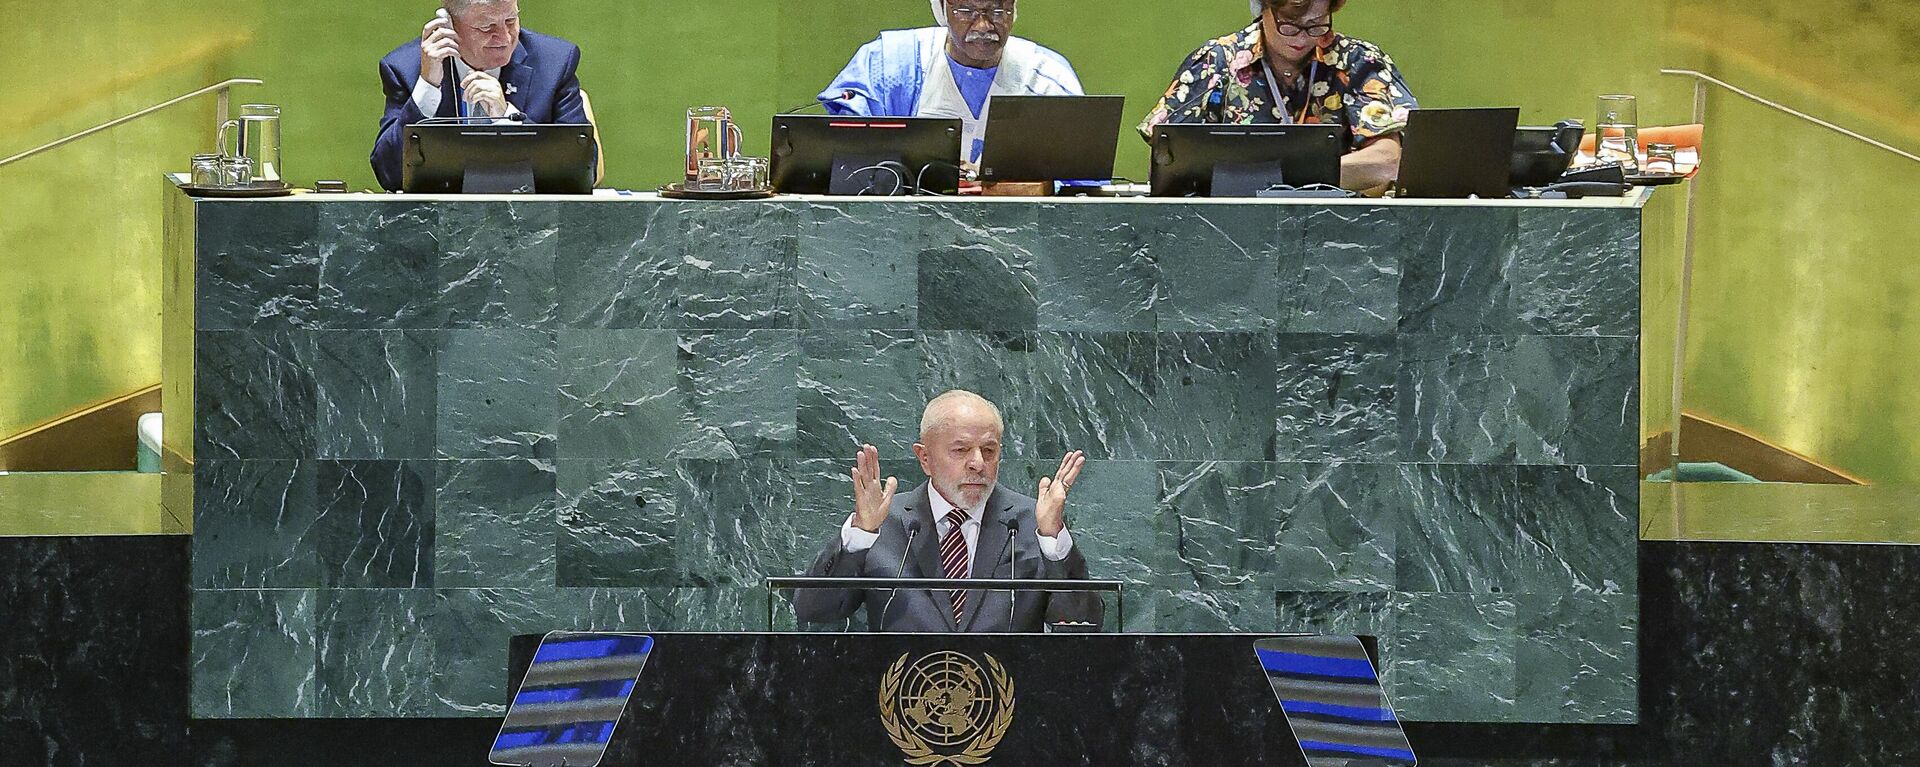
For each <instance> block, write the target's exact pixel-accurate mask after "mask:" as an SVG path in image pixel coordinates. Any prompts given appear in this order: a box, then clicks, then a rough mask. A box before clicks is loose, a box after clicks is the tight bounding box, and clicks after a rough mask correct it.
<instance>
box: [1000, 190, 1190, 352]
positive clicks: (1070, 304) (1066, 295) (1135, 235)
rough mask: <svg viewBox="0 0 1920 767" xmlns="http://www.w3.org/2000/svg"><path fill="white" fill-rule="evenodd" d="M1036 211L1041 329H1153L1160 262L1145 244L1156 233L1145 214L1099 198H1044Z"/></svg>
mask: <svg viewBox="0 0 1920 767" xmlns="http://www.w3.org/2000/svg"><path fill="white" fill-rule="evenodd" d="M1035 215H1036V217H1037V219H1038V226H1039V233H1040V247H1038V248H1037V249H1035V250H1034V252H1033V271H1034V277H1035V297H1036V298H1037V299H1038V301H1039V304H1038V308H1037V314H1036V321H1037V322H1038V323H1039V325H1038V326H1039V327H1040V329H1042V330H1077V331H1095V330H1098V331H1109V332H1111V331H1123V330H1135V331H1152V330H1154V329H1155V322H1154V318H1155V315H1156V313H1157V309H1156V304H1158V303H1159V301H1160V298H1161V296H1160V282H1161V275H1160V272H1161V266H1160V264H1159V262H1158V260H1157V257H1156V254H1155V253H1154V251H1153V249H1152V248H1151V247H1150V245H1149V243H1152V242H1154V241H1155V238H1154V234H1153V232H1152V231H1150V230H1149V229H1148V227H1149V223H1148V222H1147V221H1142V220H1141V219H1140V218H1139V217H1138V216H1135V215H1133V213H1132V212H1131V211H1128V210H1126V209H1124V208H1114V207H1109V206H1104V205H1043V206H1040V207H1039V209H1038V210H1037V211H1036V214H1035ZM994 329H1002V330H1004V329H1007V328H1003V327H998V326H996V327H995V328H994Z"/></svg>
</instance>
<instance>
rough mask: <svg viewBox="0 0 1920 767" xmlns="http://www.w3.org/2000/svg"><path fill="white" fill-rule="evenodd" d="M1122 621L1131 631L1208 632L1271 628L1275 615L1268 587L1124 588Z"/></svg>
mask: <svg viewBox="0 0 1920 767" xmlns="http://www.w3.org/2000/svg"><path fill="white" fill-rule="evenodd" d="M1107 604H1108V607H1107V610H1108V613H1109V616H1111V614H1112V612H1113V611H1114V609H1115V608H1114V606H1113V603H1112V602H1108V603H1107ZM1122 620H1123V621H1124V622H1123V623H1122V624H1121V625H1123V626H1125V628H1126V630H1127V631H1128V632H1130V633H1199V634H1210V633H1247V632H1268V631H1273V630H1274V629H1273V626H1274V624H1275V623H1276V622H1277V621H1278V618H1276V617H1275V615H1274V604H1273V592H1272V591H1268V590H1261V589H1206V590H1192V589H1189V590H1170V589H1163V588H1150V589H1132V590H1128V591H1127V598H1126V607H1125V608H1124V612H1123V613H1122Z"/></svg>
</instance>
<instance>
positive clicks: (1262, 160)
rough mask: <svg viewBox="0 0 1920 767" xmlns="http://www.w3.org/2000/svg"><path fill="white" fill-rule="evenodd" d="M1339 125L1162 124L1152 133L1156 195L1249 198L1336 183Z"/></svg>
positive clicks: (1338, 180) (1338, 165)
mask: <svg viewBox="0 0 1920 767" xmlns="http://www.w3.org/2000/svg"><path fill="white" fill-rule="evenodd" d="M1340 134H1341V129H1340V126H1337V125H1205V124H1198V123H1183V124H1172V123H1169V124H1165V125H1160V126H1157V127H1155V128H1154V129H1153V171H1152V173H1153V176H1152V179H1151V181H1152V187H1153V196H1155V197H1253V196H1254V195H1255V193H1256V192H1259V191H1261V190H1263V189H1268V188H1271V187H1274V186H1290V187H1296V188H1298V187H1305V186H1314V185H1326V186H1338V185H1339V184H1340V155H1342V154H1344V153H1345V152H1344V149H1345V147H1344V146H1342V144H1341V140H1340Z"/></svg>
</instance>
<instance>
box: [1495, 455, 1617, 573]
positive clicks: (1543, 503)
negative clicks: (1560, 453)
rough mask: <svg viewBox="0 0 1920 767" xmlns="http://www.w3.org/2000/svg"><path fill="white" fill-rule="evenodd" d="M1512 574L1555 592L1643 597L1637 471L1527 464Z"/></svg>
mask: <svg viewBox="0 0 1920 767" xmlns="http://www.w3.org/2000/svg"><path fill="white" fill-rule="evenodd" d="M1515 473H1516V477H1517V492H1516V494H1515V498H1516V499H1517V503H1518V504H1519V509H1520V515H1519V520H1520V530H1519V537H1518V538H1517V539H1516V540H1515V544H1516V546H1517V550H1516V551H1515V552H1514V556H1513V565H1512V568H1511V570H1512V572H1513V573H1514V580H1515V582H1516V585H1518V586H1521V587H1523V588H1524V589H1525V590H1529V591H1538V592H1543V593H1548V594H1602V595H1617V594H1635V593H1638V592H1639V568H1638V566H1637V559H1636V552H1637V551H1638V550H1639V538H1640V536H1639V535H1638V531H1637V530H1636V529H1635V523H1636V521H1637V520H1638V514H1637V513H1636V512H1637V511H1638V509H1639V492H1640V477H1639V473H1640V472H1639V469H1638V467H1634V466H1520V467H1517V468H1516V469H1515Z"/></svg>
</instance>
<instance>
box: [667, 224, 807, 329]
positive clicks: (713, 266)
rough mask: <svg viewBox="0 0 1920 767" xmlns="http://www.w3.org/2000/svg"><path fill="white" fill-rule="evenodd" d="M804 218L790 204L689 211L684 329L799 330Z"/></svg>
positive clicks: (682, 284) (683, 237) (682, 273)
mask: <svg viewBox="0 0 1920 767" xmlns="http://www.w3.org/2000/svg"><path fill="white" fill-rule="evenodd" d="M799 215H800V209H799V207H797V205H793V204H784V203H780V204H768V203H764V202H738V203H734V202H714V203H704V204H701V205H698V206H693V207H689V208H688V209H687V210H686V211H685V212H684V213H683V214H682V215H681V232H680V246H681V248H682V249H683V253H682V256H681V262H680V265H679V267H677V269H678V274H679V277H678V280H679V287H678V290H679V299H680V301H679V303H680V324H681V327H687V328H791V327H794V306H795V287H794V267H795V264H796V259H797V257H798V248H799V227H798V220H799Z"/></svg>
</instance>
